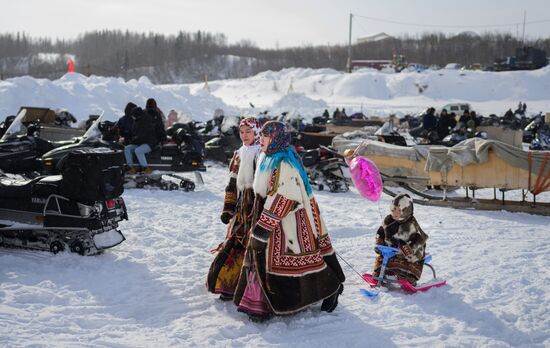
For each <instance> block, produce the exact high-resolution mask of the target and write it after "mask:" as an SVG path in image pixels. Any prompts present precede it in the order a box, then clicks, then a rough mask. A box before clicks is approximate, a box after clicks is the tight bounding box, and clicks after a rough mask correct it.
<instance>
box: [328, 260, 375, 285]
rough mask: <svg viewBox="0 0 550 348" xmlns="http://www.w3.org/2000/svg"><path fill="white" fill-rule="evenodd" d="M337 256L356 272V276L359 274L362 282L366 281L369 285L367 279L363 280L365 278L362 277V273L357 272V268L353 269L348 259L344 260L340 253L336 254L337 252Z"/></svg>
mask: <svg viewBox="0 0 550 348" xmlns="http://www.w3.org/2000/svg"><path fill="white" fill-rule="evenodd" d="M335 254H336V256H338V257H339V258H340V260H342V261H344V263H345V264H346V265H348V267H349V268H350V269H351V270H352V271H353V272H355V274H357V275H358V276H359V278H361V280H362V281H364V282H365V283H367V284H369V282H367V281H366V280H365V278H363V276H362V275H361V273H359V272H357V270H356V269H355V268H353V266H352V265H350V264H349V262H347V261H346V259H344V258H343V257H342V256H341V255H340V254H339V253H336V252H335Z"/></svg>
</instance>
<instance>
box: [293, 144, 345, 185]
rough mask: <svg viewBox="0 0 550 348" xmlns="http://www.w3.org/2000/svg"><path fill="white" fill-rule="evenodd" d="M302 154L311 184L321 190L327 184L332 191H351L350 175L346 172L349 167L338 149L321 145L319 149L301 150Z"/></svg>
mask: <svg viewBox="0 0 550 348" xmlns="http://www.w3.org/2000/svg"><path fill="white" fill-rule="evenodd" d="M300 156H301V157H302V162H303V164H304V167H305V169H306V172H307V174H308V177H309V180H310V183H311V185H313V186H314V187H316V188H317V189H318V190H320V191H322V190H324V188H325V186H326V187H328V189H329V191H330V192H347V191H349V184H348V181H349V180H348V179H347V178H349V175H347V174H346V173H349V169H348V167H347V164H346V162H345V161H344V158H343V157H342V156H341V155H340V154H338V152H337V151H336V150H334V149H332V148H330V147H327V146H323V145H321V146H319V148H317V149H312V150H305V151H300Z"/></svg>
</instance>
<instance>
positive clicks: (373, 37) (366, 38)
mask: <svg viewBox="0 0 550 348" xmlns="http://www.w3.org/2000/svg"><path fill="white" fill-rule="evenodd" d="M391 38H393V36H391V35H388V34H386V33H378V34H373V35H369V36H363V37H360V38H358V39H357V43H358V44H361V43H367V42H375V41H382V40H386V39H391Z"/></svg>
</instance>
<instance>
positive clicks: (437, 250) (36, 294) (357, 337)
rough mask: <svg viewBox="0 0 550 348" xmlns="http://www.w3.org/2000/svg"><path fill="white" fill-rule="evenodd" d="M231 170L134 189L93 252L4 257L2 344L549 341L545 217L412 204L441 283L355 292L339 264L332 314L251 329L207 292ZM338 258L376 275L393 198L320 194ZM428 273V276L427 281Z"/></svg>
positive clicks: (313, 313) (0, 274)
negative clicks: (115, 227) (188, 185)
mask: <svg viewBox="0 0 550 348" xmlns="http://www.w3.org/2000/svg"><path fill="white" fill-rule="evenodd" d="M226 178H227V168H225V167H221V166H218V165H214V166H210V167H209V168H208V171H207V172H206V173H205V175H204V180H205V185H204V186H199V187H198V188H197V191H196V192H183V191H174V192H167V191H160V190H138V189H129V190H126V192H125V193H124V198H125V200H126V203H127V205H128V211H129V221H127V222H124V223H122V224H121V230H122V231H123V233H124V234H125V236H126V241H124V242H123V243H122V244H120V245H118V246H116V247H115V248H113V249H110V250H109V251H106V252H105V253H104V254H102V255H99V256H91V257H81V256H78V255H75V254H70V253H61V254H58V255H52V254H49V253H42V252H30V251H20V250H13V249H0V265H1V271H0V322H2V325H0V345H1V346H7V347H11V346H43V345H46V346H48V345H52V346H77V345H78V346H94V347H97V346H107V347H121V346H125V347H153V346H155V347H166V346H180V347H183V346H185V347H190V346H200V347H204V346H206V345H208V346H214V347H218V346H224V347H226V346H232V347H240V346H271V345H273V346H293V347H294V346H296V347H312V346H315V347H334V346H341V347H392V346H425V347H434V346H445V347H456V346H492V347H509V346H512V347H518V346H528V347H537V346H540V347H543V346H548V345H550V316H549V315H548V314H549V313H548V309H549V308H550V297H549V296H548V294H549V291H548V288H549V285H550V284H549V279H550V271H549V267H550V260H549V259H548V255H549V253H550V242H548V238H547V235H548V222H549V218H548V217H541V216H531V215H527V214H515V213H508V212H484V211H474V210H453V209H449V208H437V207H424V206H418V205H417V206H416V207H415V215H416V217H417V219H418V221H419V223H420V225H421V226H422V228H423V229H424V230H425V231H426V232H427V233H428V234H429V236H430V238H429V240H428V252H429V253H431V254H432V255H433V258H434V259H433V262H432V264H433V266H434V267H435V269H436V271H437V275H438V277H439V278H442V279H443V278H444V279H447V280H448V284H447V285H446V286H444V287H442V288H436V289H432V290H430V291H429V292H427V293H418V294H414V295H410V294H404V293H400V292H382V293H381V294H380V295H379V296H378V298H377V299H376V300H374V301H373V300H370V299H367V298H366V297H363V296H362V295H361V294H360V292H359V289H361V288H365V287H366V284H365V283H364V282H363V281H362V280H361V279H360V278H359V276H358V275H357V274H355V273H354V271H353V270H352V269H350V268H349V267H348V266H347V265H346V264H345V263H344V262H342V267H343V268H344V271H345V273H346V275H347V281H346V284H345V290H344V293H343V295H342V296H341V297H340V301H339V306H338V308H337V309H336V310H335V311H334V312H333V313H331V314H327V313H325V312H321V311H320V305H317V306H312V307H311V308H310V309H308V310H306V311H304V312H301V313H299V314H297V315H294V316H290V317H277V318H274V319H272V320H270V321H268V322H266V323H261V324H258V323H253V322H250V321H249V320H248V318H247V316H246V315H245V314H242V313H239V312H237V310H236V307H235V306H234V305H233V304H232V303H231V302H222V301H220V300H218V299H217V296H215V295H213V294H210V293H208V292H207V291H206V288H205V286H204V283H205V279H206V274H207V271H208V267H209V266H210V262H211V261H212V259H213V255H212V254H211V253H210V250H212V249H214V248H215V247H216V246H217V245H218V244H219V243H220V242H222V241H223V239H224V237H225V226H224V225H222V223H221V222H220V219H219V216H220V213H221V209H222V200H223V189H224V185H225V181H226ZM316 196H317V198H318V200H319V205H320V208H321V211H322V214H323V215H324V218H325V220H326V223H327V226H328V229H329V232H330V234H331V238H332V240H333V243H334V245H335V248H336V250H337V252H338V253H339V255H341V257H343V258H344V259H345V260H346V261H347V262H348V263H350V265H352V267H353V268H354V269H355V270H356V271H358V272H367V271H371V269H372V265H373V262H374V255H375V254H374V252H373V244H374V233H375V231H376V229H377V228H378V225H379V224H380V223H381V221H382V219H383V217H384V216H385V215H386V214H387V213H388V210H389V203H390V198H389V197H388V196H386V195H383V196H382V198H381V200H380V201H379V202H377V203H372V202H370V201H367V200H365V199H363V198H361V196H360V195H359V194H358V193H357V192H356V191H355V190H354V189H352V191H351V192H348V193H340V194H335V193H328V192H316ZM429 275H430V274H429V270H428V269H426V272H425V276H426V280H429V279H430V277H429Z"/></svg>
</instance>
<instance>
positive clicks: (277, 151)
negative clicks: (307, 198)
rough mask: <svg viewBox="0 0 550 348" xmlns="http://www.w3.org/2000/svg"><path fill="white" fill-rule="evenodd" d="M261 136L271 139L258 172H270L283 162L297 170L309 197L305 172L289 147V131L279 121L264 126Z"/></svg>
mask: <svg viewBox="0 0 550 348" xmlns="http://www.w3.org/2000/svg"><path fill="white" fill-rule="evenodd" d="M261 134H262V135H263V136H267V137H270V138H271V143H270V144H269V146H268V148H267V151H265V158H264V160H263V161H262V162H261V163H260V168H259V170H260V171H268V170H269V171H272V170H274V169H275V168H277V167H278V166H279V164H280V163H281V161H284V162H285V163H287V164H288V165H290V166H291V167H293V168H295V169H296V170H298V172H299V173H300V177H301V178H302V181H303V182H304V186H305V189H306V192H307V194H308V195H311V193H312V190H311V185H310V184H309V179H308V177H307V173H306V170H305V169H304V165H303V164H302V159H301V157H300V155H298V153H297V152H296V150H295V149H294V147H293V146H291V145H290V138H291V137H290V131H289V130H288V127H287V126H286V124H285V123H283V122H279V121H269V122H266V124H264V126H263V128H262V131H261Z"/></svg>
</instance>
